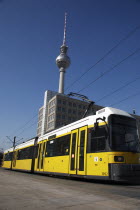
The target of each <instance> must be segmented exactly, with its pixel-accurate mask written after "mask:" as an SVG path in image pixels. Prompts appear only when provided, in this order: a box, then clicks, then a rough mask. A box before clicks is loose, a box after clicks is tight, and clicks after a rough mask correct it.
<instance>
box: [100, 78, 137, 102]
mask: <svg viewBox="0 0 140 210" xmlns="http://www.w3.org/2000/svg"><path fill="white" fill-rule="evenodd" d="M139 79H140V77H137V78H135V79H133V80H131V81H129V82H127V83H126V84H125V85H123V86H121V87H119V88H117V89H116V90H114V91H112V92H110V93H108V94H106V95H105V96H103V97H102V98H100V99H99V100H97V101H96V103H98V102H99V101H101V100H103V99H104V98H107V97H109V96H111V95H113V94H114V93H116V92H118V91H120V90H122V89H123V88H125V87H127V86H128V85H130V84H132V83H133V82H135V81H137V80H139Z"/></svg>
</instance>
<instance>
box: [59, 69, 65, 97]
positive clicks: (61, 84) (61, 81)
mask: <svg viewBox="0 0 140 210" xmlns="http://www.w3.org/2000/svg"><path fill="white" fill-rule="evenodd" d="M59 72H60V76H59V89H58V93H62V94H63V93H64V82H65V80H64V79H65V69H64V68H60V69H59Z"/></svg>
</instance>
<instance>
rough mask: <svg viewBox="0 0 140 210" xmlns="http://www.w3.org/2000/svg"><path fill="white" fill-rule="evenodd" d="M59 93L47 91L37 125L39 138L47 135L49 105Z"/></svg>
mask: <svg viewBox="0 0 140 210" xmlns="http://www.w3.org/2000/svg"><path fill="white" fill-rule="evenodd" d="M56 94H57V92H55V91H51V90H47V91H45V94H44V104H43V106H42V107H40V109H39V113H38V125H37V136H41V135H43V134H44V133H46V127H47V118H48V103H49V101H50V100H51V98H53V97H54V96H55V95H56Z"/></svg>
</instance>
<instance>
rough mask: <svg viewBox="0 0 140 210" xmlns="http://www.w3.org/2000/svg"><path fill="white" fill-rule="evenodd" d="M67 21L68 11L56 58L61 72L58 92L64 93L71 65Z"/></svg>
mask: <svg viewBox="0 0 140 210" xmlns="http://www.w3.org/2000/svg"><path fill="white" fill-rule="evenodd" d="M66 23H67V13H65V23H64V38H63V44H62V46H61V47H60V55H59V56H58V57H57V58H56V65H57V66H58V68H59V72H60V76H59V90H58V93H62V94H64V76H65V72H66V68H68V67H69V65H70V58H69V57H68V56H67V50H68V46H66Z"/></svg>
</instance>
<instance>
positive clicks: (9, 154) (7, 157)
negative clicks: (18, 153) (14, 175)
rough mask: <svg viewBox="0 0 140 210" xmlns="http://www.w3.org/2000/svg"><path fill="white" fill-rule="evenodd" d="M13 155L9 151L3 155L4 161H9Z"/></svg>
mask: <svg viewBox="0 0 140 210" xmlns="http://www.w3.org/2000/svg"><path fill="white" fill-rule="evenodd" d="M12 157H13V152H9V153H7V154H5V155H4V161H11V160H12Z"/></svg>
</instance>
